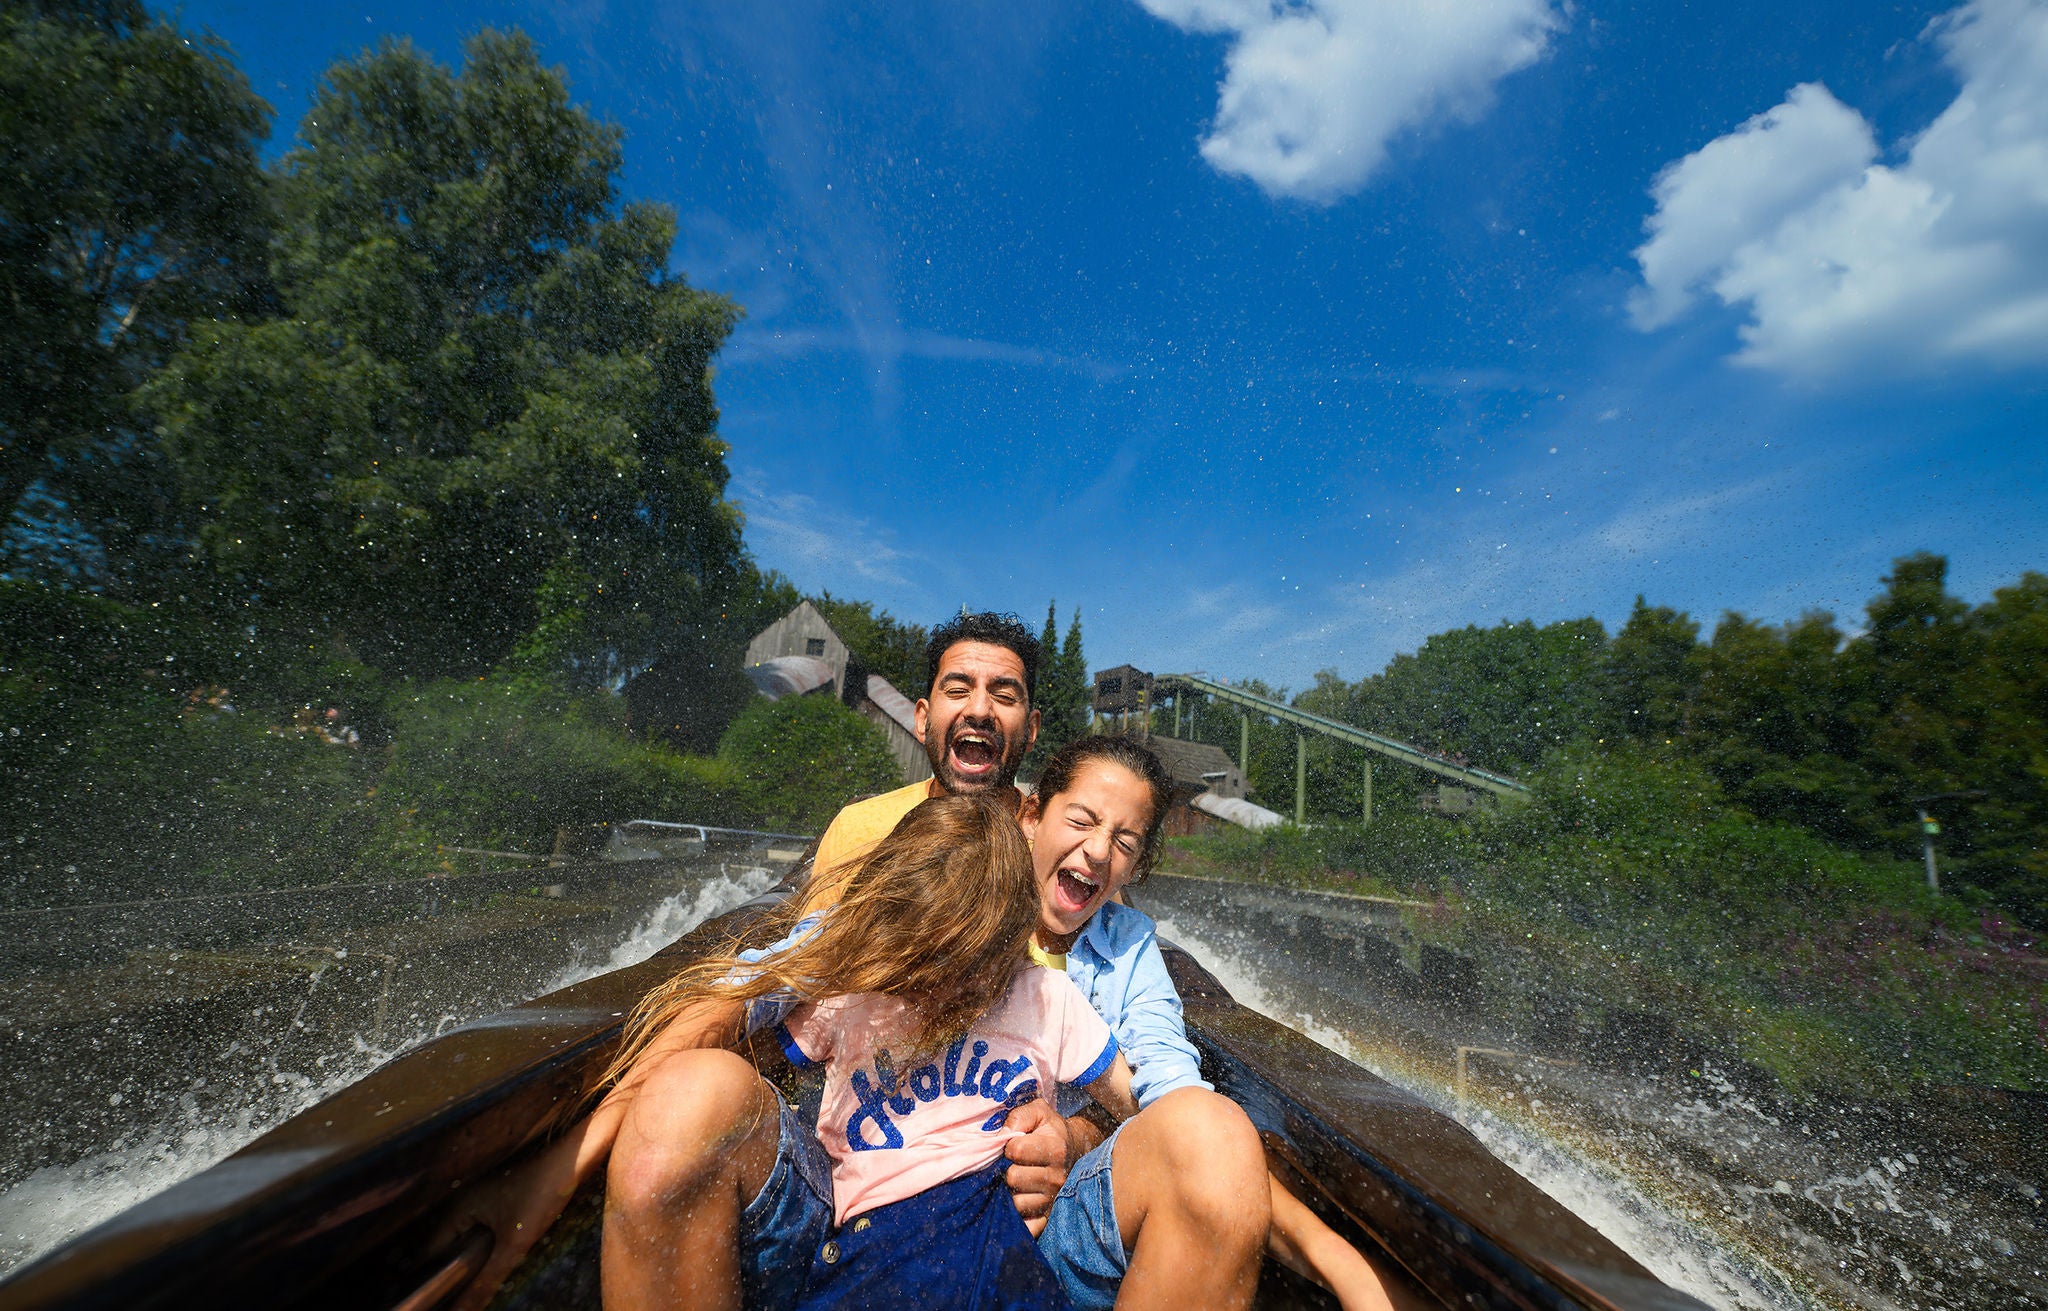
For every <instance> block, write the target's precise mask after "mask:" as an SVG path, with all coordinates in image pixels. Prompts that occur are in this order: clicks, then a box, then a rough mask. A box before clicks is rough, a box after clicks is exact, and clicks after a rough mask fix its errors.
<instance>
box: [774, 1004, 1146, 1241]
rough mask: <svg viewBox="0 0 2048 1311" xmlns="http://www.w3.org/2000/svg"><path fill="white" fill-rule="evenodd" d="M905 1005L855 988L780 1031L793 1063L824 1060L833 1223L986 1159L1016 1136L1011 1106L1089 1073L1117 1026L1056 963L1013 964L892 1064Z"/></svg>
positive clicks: (795, 1016) (823, 1128) (1110, 1049)
mask: <svg viewBox="0 0 2048 1311" xmlns="http://www.w3.org/2000/svg"><path fill="white" fill-rule="evenodd" d="M907 1027H908V1025H907V1024H906V1023H905V1007H904V1005H903V1003H902V1002H900V1001H898V1000H896V999H895V998H893V997H884V996H882V995H881V994H880V993H873V992H864V993H859V994H856V995H854V996H851V997H832V998H828V999H827V1000H825V1001H821V1002H814V1003H809V1004H806V1005H803V1006H799V1007H797V1009H796V1010H794V1011H792V1012H791V1013H790V1016H789V1018H788V1020H786V1021H785V1022H784V1024H783V1027H782V1031H781V1038H782V1049H783V1051H784V1052H786V1053H788V1055H789V1058H790V1060H791V1061H792V1062H794V1063H796V1064H797V1065H818V1064H822V1065H824V1067H825V1098H824V1101H823V1103H822V1104H821V1105H820V1106H819V1109H818V1138H819V1141H821V1142H823V1143H824V1145H825V1151H826V1152H827V1153H828V1154H829V1155H830V1156H831V1157H832V1212H833V1222H834V1223H835V1224H844V1223H845V1222H846V1218H847V1217H848V1216H852V1215H859V1214H860V1213H861V1212H863V1211H872V1210H874V1209H875V1208H876V1207H878V1206H881V1205H884V1204H885V1203H888V1202H897V1201H901V1200H902V1199H904V1198H906V1197H911V1196H914V1195H916V1194H918V1193H921V1192H923V1191H924V1190H925V1189H927V1188H931V1187H933V1186H935V1185H937V1184H942V1183H945V1182H946V1181H947V1180H949V1179H958V1178H959V1177H960V1176H962V1175H964V1174H967V1173H969V1172H970V1171H973V1170H976V1169H979V1168H980V1167H982V1166H984V1165H988V1164H989V1163H991V1162H993V1161H994V1160H995V1159H996V1158H997V1157H998V1156H1001V1155H1002V1154H1003V1144H1004V1143H1005V1142H1007V1141H1009V1140H1010V1139H1011V1138H1014V1137H1016V1136H1017V1135H1016V1132H1015V1131H1013V1130H1011V1129H1008V1128H1005V1127H1004V1125H1003V1121H1004V1119H1005V1118H1007V1117H1008V1115H1009V1113H1010V1110H1011V1108H1013V1107H1016V1106H1019V1105H1022V1104H1023V1103H1025V1102H1028V1101H1030V1100H1032V1099H1033V1098H1034V1097H1037V1096H1040V1095H1041V1094H1042V1095H1045V1096H1048V1097H1049V1096H1050V1095H1051V1088H1052V1085H1053V1084H1055V1083H1069V1084H1088V1083H1093V1082H1094V1081H1095V1080H1096V1079H1097V1078H1098V1077H1100V1076H1101V1074H1102V1073H1103V1072H1104V1071H1105V1070H1107V1069H1109V1067H1110V1063H1111V1061H1113V1060H1114V1059H1115V1057H1116V1038H1115V1037H1114V1036H1113V1035H1112V1034H1111V1033H1110V1031H1109V1026H1108V1025H1107V1024H1104V1023H1103V1022H1102V1017H1101V1016H1099V1015H1097V1014H1096V1013H1095V1008H1094V1007H1092V1006H1090V1005H1089V1004H1088V999H1087V998H1086V997H1084V996H1082V995H1081V990H1080V989H1079V988H1076V987H1075V986H1074V985H1073V983H1072V981H1070V980H1069V979H1068V978H1067V976H1066V975H1064V974H1060V973H1057V972H1055V971H1053V970H1049V969H1046V968H1045V967H1044V966H1043V965H1027V966H1025V967H1024V968H1022V969H1020V970H1018V971H1017V976H1016V978H1015V979H1013V980H1012V981H1011V983H1010V991H1009V992H1008V993H1007V994H1005V995H1004V997H1003V999H1002V1001H1000V1002H998V1003H996V1006H995V1008H994V1009H993V1010H991V1011H990V1012H989V1013H988V1014H987V1015H986V1016H984V1017H983V1018H982V1021H981V1023H979V1024H977V1025H975V1026H974V1029H973V1031H972V1032H971V1033H970V1034H968V1036H967V1037H966V1038H965V1039H963V1040H961V1041H959V1042H955V1043H954V1044H953V1045H952V1046H951V1047H949V1048H948V1049H947V1050H946V1051H945V1052H944V1053H942V1054H941V1055H940V1056H939V1058H938V1059H937V1060H936V1061H930V1062H926V1063H923V1064H921V1065H919V1066H918V1067H917V1068H916V1069H914V1070H899V1069H897V1068H896V1066H895V1063H894V1062H893V1061H891V1060H890V1057H889V1046H890V1044H891V1043H892V1042H900V1041H901V1040H902V1038H903V1036H904V1031H905V1029H906V1028H907Z"/></svg>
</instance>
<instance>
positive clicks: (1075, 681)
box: [1046, 603, 1095, 742]
mask: <svg viewBox="0 0 2048 1311" xmlns="http://www.w3.org/2000/svg"><path fill="white" fill-rule="evenodd" d="M1051 609H1052V607H1051V605H1050V603H1048V604H1047V607H1046V610H1047V613H1048V614H1050V613H1051ZM1051 653H1052V648H1051V647H1049V646H1048V647H1047V648H1046V654H1047V655H1048V656H1050V655H1051ZM1059 668H1060V678H1061V680H1062V684H1061V686H1062V688H1063V689H1064V690H1065V692H1066V694H1067V698H1068V699H1067V701H1066V703H1065V704H1064V705H1062V706H1061V707H1060V709H1061V711H1062V712H1063V714H1064V716H1065V719H1066V722H1067V725H1068V733H1067V738H1066V740H1067V741H1069V742H1071V741H1072V740H1073V739H1074V738H1076V737H1079V736H1081V735H1082V734H1083V733H1085V732H1086V731H1087V729H1088V720H1089V717H1090V715H1091V714H1092V713H1093V711H1094V707H1095V685H1094V683H1092V682H1090V681H1089V678H1088V657H1087V656H1086V655H1084V654H1083V653H1082V651H1081V607H1080V606H1078V605H1077V606H1075V607H1074V617H1073V618H1072V619H1070V620H1068V621H1067V635H1066V638H1065V639H1064V640H1063V641H1062V642H1061V643H1060V660H1059Z"/></svg>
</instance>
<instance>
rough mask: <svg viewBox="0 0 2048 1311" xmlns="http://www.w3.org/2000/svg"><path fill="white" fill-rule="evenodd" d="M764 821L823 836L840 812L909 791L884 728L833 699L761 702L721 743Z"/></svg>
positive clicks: (722, 752) (722, 753)
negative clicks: (879, 796) (863, 799)
mask: <svg viewBox="0 0 2048 1311" xmlns="http://www.w3.org/2000/svg"><path fill="white" fill-rule="evenodd" d="M718 757H719V759H720V760H723V761H726V762H727V763H728V764H730V766H731V767H732V768H733V769H734V770H735V771H737V773H738V775H739V777H740V778H741V780H742V781H743V782H744V783H745V784H746V786H747V788H748V790H749V793H750V797H751V802H752V805H753V808H754V812H755V813H756V814H758V815H759V816H760V817H761V821H760V822H761V823H763V824H766V825H768V826H769V827H771V828H777V829H781V830H783V831H786V832H792V833H823V832H824V831H825V826H826V825H827V824H830V823H831V822H832V817H833V816H834V815H836V814H838V813H839V809H840V807H842V806H844V805H845V804H846V803H847V802H849V801H855V800H858V799H859V798H861V797H866V796H873V795H875V794H876V793H878V792H887V791H889V790H890V789H892V788H896V787H900V786H902V781H903V780H902V777H901V776H900V775H899V774H898V773H897V772H896V757H895V756H894V755H892V754H891V753H890V751H889V741H888V739H887V738H885V737H883V736H882V731H881V730H880V729H878V728H876V727H875V726H874V725H873V724H870V723H869V722H868V721H867V720H865V719H863V718H861V717H860V715H858V714H856V713H855V712H854V711H852V710H849V709H847V708H846V707H845V706H843V705H841V704H839V702H837V701H834V700H832V699H831V698H830V697H823V696H787V697H783V698H781V699H779V700H776V701H768V700H757V701H755V702H754V704H753V705H751V706H749V707H748V708H747V709H746V710H744V711H742V712H740V715H739V717H738V718H736V719H734V720H733V721H732V726H731V727H730V728H728V729H726V730H725V736H724V737H723V738H722V739H720V741H719V744H718Z"/></svg>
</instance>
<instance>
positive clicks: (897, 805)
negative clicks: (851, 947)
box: [803, 778, 945, 915]
mask: <svg viewBox="0 0 2048 1311" xmlns="http://www.w3.org/2000/svg"><path fill="white" fill-rule="evenodd" d="M944 795H945V792H944V791H943V790H942V789H941V788H940V787H939V781H938V780H937V779H935V778H927V779H921V780H919V781H918V782H916V783H912V784H909V785H908V786H905V787H900V788H897V789H896V790H895V791H894V792H884V793H882V795H880V796H878V797H869V798H868V799H867V800H865V801H856V802H854V803H853V804H852V805H850V806H847V807H846V808H845V809H843V810H841V811H840V812H839V813H838V814H837V815H835V816H833V817H832V823H831V824H830V825H828V826H827V827H826V829H825V836H824V837H821V838H819V839H818V854H817V855H816V856H815V857H813V858H812V860H811V878H810V882H808V883H806V884H805V885H804V910H803V913H804V914H806V915H812V914H815V913H817V912H818V911H821V910H823V909H824V908H825V907H827V906H830V905H832V904H833V903H834V902H836V901H838V900H839V889H840V888H841V887H843V886H844V885H845V883H846V876H847V875H848V874H850V873H851V872H852V871H853V867H854V866H856V865H858V864H860V862H861V861H862V860H863V859H865V858H866V857H867V854H868V853H869V852H870V851H873V850H874V849H875V844H876V843H878V842H880V841H881V840H882V839H883V838H886V837H888V836H889V834H890V833H891V832H892V831H893V830H894V829H895V827H896V825H897V824H899V823H901V822H902V819H903V817H904V816H905V815H908V814H909V813H910V812H911V811H912V810H914V809H916V808H917V805H918V803H919V802H921V801H928V800H930V799H931V798H933V797H939V796H944Z"/></svg>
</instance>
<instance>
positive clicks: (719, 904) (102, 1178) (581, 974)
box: [0, 865, 778, 1276]
mask: <svg viewBox="0 0 2048 1311" xmlns="http://www.w3.org/2000/svg"><path fill="white" fill-rule="evenodd" d="M777 877H778V876H777V875H775V874H772V873H770V872H769V871H768V870H765V869H761V868H759V867H756V866H751V865H731V866H727V865H720V866H718V868H717V872H715V873H710V874H708V875H707V876H706V877H704V878H703V879H702V880H701V881H699V882H696V883H693V884H692V885H691V886H689V887H686V888H683V889H681V890H679V891H677V892H675V893H672V894H671V895H670V896H668V897H667V898H665V899H664V900H663V901H661V902H660V903H659V904H658V905H656V906H655V907H654V908H653V909H652V910H650V911H648V913H647V914H646V915H644V916H643V917H641V919H640V920H639V922H638V923H637V924H635V926H634V927H633V929H632V931H631V932H630V933H628V934H627V935H626V937H625V938H624V939H623V940H622V941H619V942H616V943H613V944H611V945H610V947H609V949H608V950H607V949H606V948H605V946H604V944H602V943H599V944H594V945H592V946H590V947H587V948H585V949H584V950H582V951H580V952H579V953H578V955H577V957H576V958H575V959H573V960H572V962H571V964H569V965H567V966H564V967H562V968H561V969H559V970H557V971H556V972H555V973H554V974H553V975H552V976H550V977H548V978H545V979H543V980H541V981H539V982H538V983H537V984H536V983H533V982H530V981H522V980H513V981H508V982H507V984H506V985H505V986H507V987H510V988H512V989H515V993H514V995H515V996H519V997H533V996H539V995H541V994H544V993H548V992H552V991H554V990H555V989H557V988H562V987H567V986H568V985H569V984H571V983H577V982H581V981H582V980H584V979H588V978H592V977H595V976H596V975H598V974H602V973H605V972H607V971H609V970H614V969H620V968H623V967H625V966H627V965H633V964H637V963H639V962H640V961H643V960H646V959H647V958H648V957H649V956H651V955H653V954H654V953H655V952H656V951H658V950H660V949H661V948H662V947H664V946H666V945H668V944H669V943H671V942H673V941H675V940H676V939H677V938H679V937H681V936H682V935H683V934H685V933H688V932H689V931H690V930H691V929H694V928H695V927H697V925H699V924H701V923H703V922H704V921H705V920H707V919H709V918H711V917H712V916H714V915H721V914H723V913H725V912H726V911H728V910H731V909H733V908H734V907H736V906H738V905H740V904H742V903H743V902H745V901H747V900H749V899H751V898H753V897H756V896H759V895H760V894H761V893H762V892H765V891H766V890H767V889H768V888H770V887H772V886H773V885H774V883H775V881H776V878H777ZM490 1009H495V1006H494V1005H488V1004H487V1005H485V1006H484V1007H483V1008H482V1010H490ZM480 1013H482V1011H477V1012H473V1013H472V1014H467V1015H463V1014H456V1013H453V1012H443V1011H440V1010H438V1009H436V1010H435V1012H434V1013H433V1015H432V1017H431V1020H429V1018H428V1017H426V1016H421V1017H419V1018H418V1019H417V1020H416V1021H415V1023H414V1026H413V1027H412V1028H411V1030H410V1031H409V1032H402V1033H400V1034H397V1035H395V1036H394V1037H393V1038H392V1039H391V1040H388V1041H386V1042H385V1043H382V1044H378V1045H372V1044H370V1043H369V1042H367V1041H365V1040H364V1038H363V1037H362V1036H361V1035H360V1034H356V1035H352V1036H351V1038H350V1039H349V1042H348V1045H347V1046H346V1047H345V1048H342V1049H340V1050H333V1051H328V1052H326V1053H320V1054H317V1055H316V1054H315V1053H313V1052H311V1051H309V1050H305V1049H301V1050H300V1051H299V1052H298V1053H297V1055H296V1058H295V1059H293V1060H292V1061H291V1064H293V1065H297V1066H299V1067H300V1068H288V1067H287V1066H285V1065H281V1064H280V1063H279V1062H278V1060H277V1059H275V1058H272V1059H271V1060H270V1062H269V1066H270V1069H269V1072H268V1076H267V1077H259V1078H257V1079H245V1080H238V1081H227V1080H220V1079H215V1080H212V1081H208V1080H207V1079H205V1078H203V1077H202V1078H196V1079H192V1080H191V1081H190V1082H189V1084H188V1085H187V1086H186V1087H185V1088H184V1090H183V1091H182V1092H181V1093H180V1094H179V1096H178V1100H177V1102H176V1103H175V1109H174V1110H172V1111H171V1112H170V1113H169V1114H166V1115H161V1116H159V1117H158V1118H157V1119H155V1120H154V1121H152V1122H146V1123H141V1124H136V1125H133V1126H131V1127H128V1128H126V1129H124V1130H122V1131H121V1132H120V1136H119V1137H118V1138H116V1139H114V1140H113V1141H112V1142H111V1143H110V1144H109V1145H108V1146H107V1147H106V1148H105V1149H104V1150H101V1151H97V1152H93V1153H91V1154H89V1155H86V1156H83V1157H80V1158H78V1159H76V1160H73V1161H69V1162H66V1163H63V1164H57V1165H48V1166H44V1167H42V1168H40V1169H38V1170H35V1171H33V1172H32V1173H30V1174H28V1175H26V1176H24V1177H22V1178H21V1179H20V1180H19V1181H18V1182H17V1183H15V1184H14V1186H13V1187H11V1188H9V1189H7V1190H6V1191H5V1192H4V1193H0V1276H4V1275H5V1274H7V1273H8V1272H11V1271H12V1270H14V1269H15V1268H16V1267H18V1266H20V1265H23V1264H25V1263H27V1262H28V1261H30V1260H33V1259H34V1258H36V1257H38V1256H40V1255H42V1254H43V1253H44V1252H47V1251H49V1250H50V1249H52V1248H54V1247H56V1246H57V1245H58V1244H60V1243H63V1242H65V1241H67V1240H68V1239H70V1238H73V1237H75V1236H76V1235H78V1234H81V1233H83V1232H85V1231H86V1230H88V1229H90V1228H92V1227H93V1226H95V1225H97V1224H100V1223H102V1222H103V1221H105V1220H108V1219H110V1218H112V1217H113V1216H115V1215H118V1214H119V1213H120V1212H122V1211H124V1210H126V1209H127V1208H129V1207H131V1206H134V1205H135V1204H136V1203H138V1202H141V1201H144V1200H146V1199H147V1198H150V1197H152V1196H154V1195H155V1194H157V1193H159V1192H162V1191H163V1190H164V1189H166V1188H169V1187H170V1186H171V1185H172V1184H175V1183H178V1182H179V1181H180V1180H183V1179H186V1178H189V1177H190V1176H192V1175H195V1174H197V1173H199V1172H200V1171H201V1170H204V1169H206V1168H207V1167H209V1166H211V1165H213V1164H215V1163H217V1162H219V1161H220V1160H222V1159H224V1158H225V1157H227V1156H229V1155H230V1154H232V1153H233V1152H235V1151H237V1150H239V1149H240V1148H242V1147H244V1146H246V1145H247V1144H248V1143H250V1142H252V1141H254V1140H255V1139H256V1138H258V1137H260V1136H262V1135H263V1134H264V1133H266V1132H268V1131H269V1130H270V1129H272V1128H273V1127H275V1126H276V1125H278V1124H281V1123H283V1122H284V1121H285V1120H287V1119H289V1118H291V1117H292V1116H294V1115H297V1114H299V1113H300V1112H301V1111H304V1110H306V1109H308V1108H309V1107H312V1106H314V1105H316V1104H317V1103H319V1102H320V1101H322V1100H323V1099H325V1098H327V1097H329V1096H332V1095H333V1094H334V1093H336V1092H339V1091H340V1090H341V1089H343V1088H345V1087H347V1086H348V1085H349V1084H351V1083H353V1082H355V1081H356V1080H357V1079H360V1078H362V1077H363V1076H364V1075H366V1074H368V1073H369V1072H370V1071H372V1070H374V1069H376V1068H377V1067H378V1066H380V1065H382V1064H384V1063H385V1062H386V1061H388V1060H390V1059H391V1058H392V1057H394V1056H396V1055H398V1054H399V1053H400V1052H402V1051H405V1050H407V1049H408V1048H411V1047H413V1046H416V1045H417V1044H419V1043H421V1042H425V1041H427V1040H428V1039H430V1038H433V1037H435V1036H436V1035H438V1034H440V1033H442V1032H445V1031H446V1030H447V1029H450V1028H453V1027H455V1026H456V1025H457V1024H459V1023H462V1022H464V1021H466V1020H469V1019H473V1018H475V1016H476V1014H480ZM131 1100H132V1099H131Z"/></svg>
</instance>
